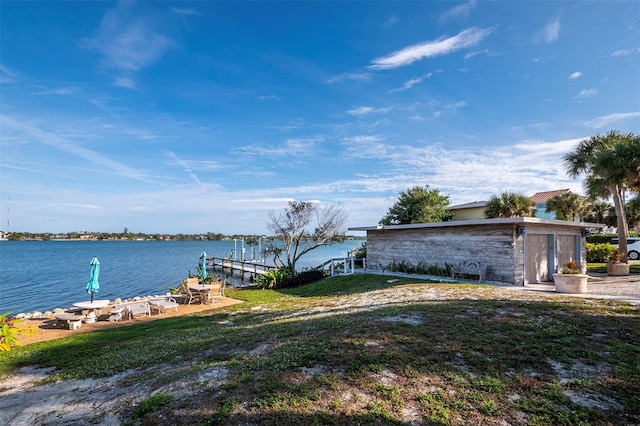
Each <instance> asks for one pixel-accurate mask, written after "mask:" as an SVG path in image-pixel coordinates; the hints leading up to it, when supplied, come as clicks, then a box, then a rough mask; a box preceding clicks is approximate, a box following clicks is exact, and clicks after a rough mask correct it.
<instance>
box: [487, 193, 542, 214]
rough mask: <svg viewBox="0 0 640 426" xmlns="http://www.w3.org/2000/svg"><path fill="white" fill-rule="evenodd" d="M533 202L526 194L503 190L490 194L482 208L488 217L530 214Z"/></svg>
mask: <svg viewBox="0 0 640 426" xmlns="http://www.w3.org/2000/svg"><path fill="white" fill-rule="evenodd" d="M532 207H533V203H532V202H531V200H529V198H527V197H526V196H524V195H522V194H519V193H516V192H510V191H505V192H503V193H502V194H500V195H492V196H491V198H490V199H489V202H488V203H487V207H486V208H485V210H484V215H485V216H486V217H487V218H488V219H493V218H498V217H523V216H531V209H532Z"/></svg>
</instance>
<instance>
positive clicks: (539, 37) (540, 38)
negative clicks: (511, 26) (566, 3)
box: [533, 16, 560, 44]
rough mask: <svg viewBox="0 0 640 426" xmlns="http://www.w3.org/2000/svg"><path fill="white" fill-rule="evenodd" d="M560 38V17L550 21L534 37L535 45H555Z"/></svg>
mask: <svg viewBox="0 0 640 426" xmlns="http://www.w3.org/2000/svg"><path fill="white" fill-rule="evenodd" d="M558 37H560V17H559V16H556V17H555V18H552V19H550V20H549V22H548V23H547V25H545V27H544V28H543V29H541V30H540V31H538V32H537V33H536V34H535V35H534V36H533V41H534V43H546V44H549V43H553V42H554V41H556V40H558Z"/></svg>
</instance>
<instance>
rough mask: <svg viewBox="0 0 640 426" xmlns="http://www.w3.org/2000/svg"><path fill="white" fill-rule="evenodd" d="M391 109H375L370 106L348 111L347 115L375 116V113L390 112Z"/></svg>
mask: <svg viewBox="0 0 640 426" xmlns="http://www.w3.org/2000/svg"><path fill="white" fill-rule="evenodd" d="M390 109H391V107H387V108H374V107H370V106H361V107H358V108H354V109H350V110H348V111H347V114H350V115H367V114H375V113H385V112H388V111H389V110H390Z"/></svg>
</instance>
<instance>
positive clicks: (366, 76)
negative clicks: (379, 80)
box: [327, 72, 372, 84]
mask: <svg viewBox="0 0 640 426" xmlns="http://www.w3.org/2000/svg"><path fill="white" fill-rule="evenodd" d="M371 75H372V74H371V73H369V72H362V73H346V74H340V75H336V76H335V77H331V78H330V79H328V80H327V83H329V84H332V83H340V82H342V81H345V80H351V81H360V82H365V83H366V82H369V81H371Z"/></svg>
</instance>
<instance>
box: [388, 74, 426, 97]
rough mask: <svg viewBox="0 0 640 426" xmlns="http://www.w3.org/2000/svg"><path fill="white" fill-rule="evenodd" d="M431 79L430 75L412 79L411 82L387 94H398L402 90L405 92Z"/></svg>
mask: <svg viewBox="0 0 640 426" xmlns="http://www.w3.org/2000/svg"><path fill="white" fill-rule="evenodd" d="M429 77H431V73H428V74H425V75H423V76H420V77H416V78H412V79H411V80H409V81H407V82H405V83H404V84H403V85H402V87H398V88H397V89H391V90H389V92H388V93H393V92H400V91H402V90H407V89H410V88H412V87H413V86H415V85H416V84H419V83H422V82H423V81H424V80H425V79H427V78H429Z"/></svg>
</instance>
